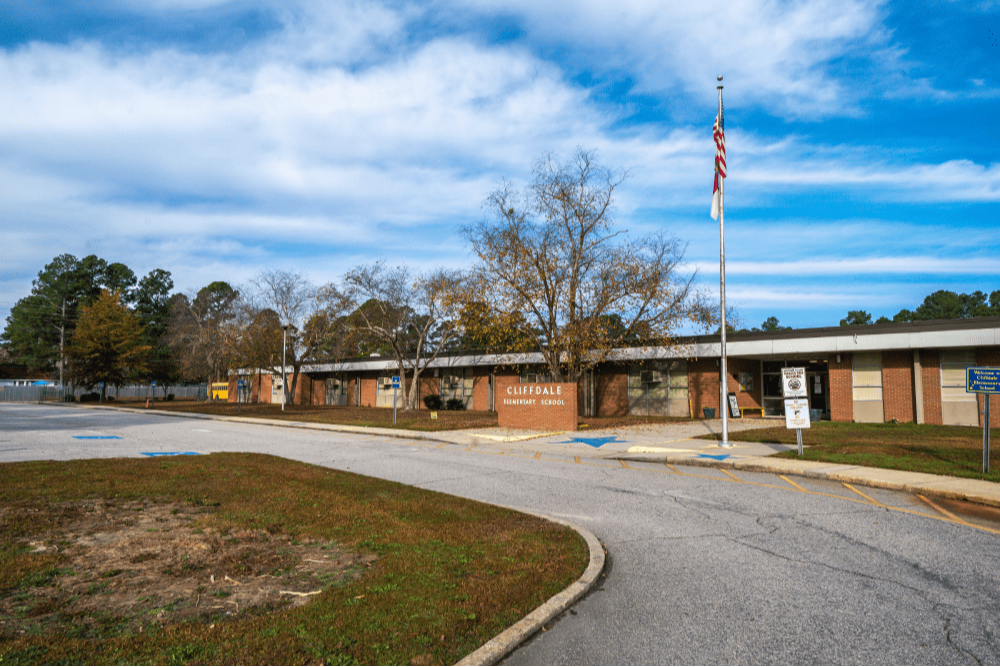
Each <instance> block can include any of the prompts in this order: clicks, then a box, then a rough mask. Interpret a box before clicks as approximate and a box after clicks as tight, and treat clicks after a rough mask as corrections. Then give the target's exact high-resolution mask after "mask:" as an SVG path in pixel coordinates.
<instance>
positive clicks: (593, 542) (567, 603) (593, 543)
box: [455, 507, 605, 665]
mask: <svg viewBox="0 0 1000 667" xmlns="http://www.w3.org/2000/svg"><path fill="white" fill-rule="evenodd" d="M509 509H513V510H515V511H517V512H521V513H522V514H531V515H533V516H537V517H540V518H542V519H545V520H547V521H552V522H553V523H558V524H562V525H563V526H567V527H568V528H571V529H573V530H575V531H576V532H577V533H578V534H579V535H580V536H581V537H582V538H583V539H584V540H586V541H587V547H589V549H590V563H589V564H588V565H587V569H586V570H584V572H583V574H582V575H581V576H580V578H579V579H577V580H576V581H574V582H573V583H572V584H570V585H569V586H567V587H566V588H565V589H563V590H562V591H560V592H559V593H556V594H555V595H553V596H552V597H550V598H549V599H548V600H546V601H545V602H544V603H542V605H541V606H539V607H537V608H536V609H535V610H534V611H532V612H531V613H529V614H528V615H527V616H525V617H524V618H522V619H521V620H520V621H518V622H517V623H515V624H514V625H512V626H510V627H509V628H507V629H506V630H504V631H503V632H501V633H500V634H498V635H497V636H496V637H494V638H493V639H491V640H489V641H488V642H486V643H485V644H483V645H482V646H480V647H479V648H478V649H476V650H475V651H473V652H472V653H470V654H469V655H467V656H465V657H464V658H462V659H461V660H459V661H458V662H457V663H455V664H456V665H495V664H497V663H498V662H500V661H501V660H503V659H504V658H505V657H507V655H509V654H510V653H511V652H512V651H513V650H514V649H516V648H517V647H518V646H520V645H521V644H522V643H523V642H524V641H525V640H527V639H528V638H529V637H531V636H532V635H533V634H535V633H536V632H538V631H539V630H541V629H542V626H543V625H545V624H546V623H548V622H549V621H551V620H552V619H553V618H555V617H556V616H558V615H559V614H561V613H563V612H564V611H566V610H567V609H569V608H570V607H571V606H573V604H575V603H576V601H577V600H579V599H580V598H581V597H583V596H584V595H586V594H587V592H588V591H590V589H592V588H593V587H594V585H595V584H597V581H598V580H599V579H600V578H601V573H602V572H603V571H604V562H605V555H604V547H603V546H602V545H601V543H600V541H599V540H598V539H597V537H596V536H595V535H594V534H593V533H591V532H590V531H589V530H587V529H586V528H582V527H580V526H577V525H576V524H573V523H570V522H569V521H563V520H562V519H556V518H553V517H550V516H545V515H544V514H536V513H534V512H525V511H524V510H522V509H517V508H513V507H512V508H509Z"/></svg>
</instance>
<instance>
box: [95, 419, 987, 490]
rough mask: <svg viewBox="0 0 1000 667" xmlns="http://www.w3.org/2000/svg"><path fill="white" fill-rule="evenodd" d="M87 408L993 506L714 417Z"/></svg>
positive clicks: (959, 482) (968, 486)
mask: <svg viewBox="0 0 1000 667" xmlns="http://www.w3.org/2000/svg"><path fill="white" fill-rule="evenodd" d="M87 407H90V408H93V409H99V410H101V409H103V410H126V411H135V412H142V413H145V414H158V415H165V416H171V417H178V418H188V419H206V420H219V421H235V422H240V423H249V424H261V425H267V426H282V427H286V428H301V429H308V430H315V431H332V432H337V433H357V434H359V435H367V436H381V437H387V438H396V439H409V440H428V441H432V442H442V443H450V444H455V445H462V446H465V447H469V448H475V449H483V450H489V451H495V452H496V453H511V454H521V455H531V456H534V455H544V456H546V457H550V456H556V457H563V456H565V457H567V458H569V459H574V458H591V459H593V458H599V459H615V460H622V461H647V462H649V461H652V462H657V463H663V464H683V465H689V466H690V465H695V466H705V467H713V468H727V469H733V470H748V471H754V472H770V473H774V474H778V475H798V476H803V477H811V478H815V479H829V480H834V481H837V482H846V483H848V484H859V485H863V486H869V487H875V488H882V489H891V490H894V491H906V492H909V493H917V494H922V495H932V496H939V497H944V498H954V499H957V500H967V501H969V502H974V503H979V504H982V505H989V506H992V507H1000V484H996V483H994V482H985V481H983V480H977V479H964V478H960V477H946V476H942V475H930V474H926V473H917V472H903V471H900V470H887V469H883V468H866V467H864V466H855V465H841V464H835V463H822V462H818V461H803V460H796V459H785V458H774V457H772V456H771V455H772V454H775V453H777V452H784V451H789V450H792V449H795V447H794V446H789V445H778V444H768V443H754V442H737V443H734V445H733V447H731V448H721V447H719V445H718V444H717V443H716V442H714V441H712V440H703V439H700V438H699V436H703V435H708V434H718V433H721V431H722V422H721V421H720V420H718V419H714V420H710V419H706V420H697V421H691V422H678V423H672V424H653V425H644V426H632V427H622V428H613V429H601V430H594V431H590V430H582V431H567V432H561V433H544V432H538V431H525V430H518V429H506V428H500V427H494V428H485V429H469V430H464V431H430V432H424V431H410V430H403V429H391V428H374V427H365V426H344V425H339V424H316V423H313V422H293V421H286V420H281V419H259V418H243V417H220V416H215V415H201V414H195V413H179V412H175V411H167V410H146V409H135V408H121V407H117V406H115V407H112V406H87ZM774 424H775V421H774V420H767V419H734V420H731V421H730V422H729V429H730V432H733V433H735V432H737V431H745V430H750V429H755V428H766V427H769V426H773V425H774Z"/></svg>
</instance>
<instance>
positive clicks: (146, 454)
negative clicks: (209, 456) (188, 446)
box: [142, 452, 200, 456]
mask: <svg viewBox="0 0 1000 667" xmlns="http://www.w3.org/2000/svg"><path fill="white" fill-rule="evenodd" d="M142 455H143V456H200V453H199V452H142Z"/></svg>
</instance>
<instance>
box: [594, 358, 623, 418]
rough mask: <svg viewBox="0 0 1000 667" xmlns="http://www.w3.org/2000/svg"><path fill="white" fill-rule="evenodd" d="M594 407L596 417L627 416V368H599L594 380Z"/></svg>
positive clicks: (617, 366)
mask: <svg viewBox="0 0 1000 667" xmlns="http://www.w3.org/2000/svg"><path fill="white" fill-rule="evenodd" d="M594 384H595V387H594V391H595V396H594V407H595V409H596V414H597V416H598V417H624V416H625V415H627V414H628V366H624V365H611V366H608V367H606V368H600V369H599V370H598V371H597V372H596V374H595V378H594Z"/></svg>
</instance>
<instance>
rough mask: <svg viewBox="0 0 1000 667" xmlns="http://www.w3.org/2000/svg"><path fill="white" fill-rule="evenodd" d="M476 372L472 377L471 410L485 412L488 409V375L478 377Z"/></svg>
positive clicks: (486, 373)
mask: <svg viewBox="0 0 1000 667" xmlns="http://www.w3.org/2000/svg"><path fill="white" fill-rule="evenodd" d="M478 370H479V369H476V371H474V372H473V375H472V409H473V410H483V411H486V410H489V409H490V374H489V371H486V372H485V373H484V374H482V375H480V374H479V373H478Z"/></svg>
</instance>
